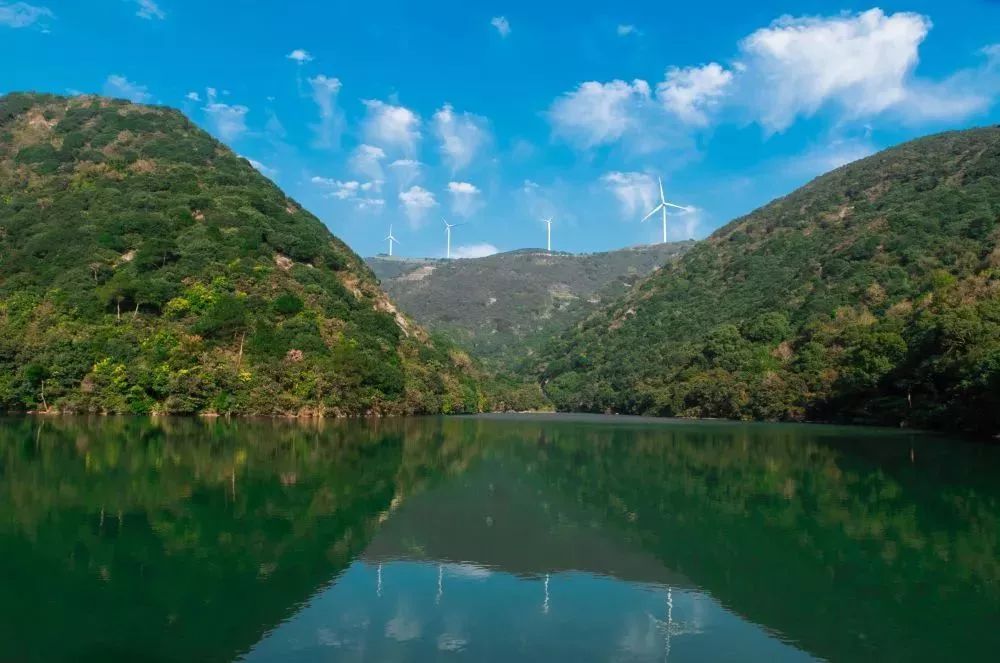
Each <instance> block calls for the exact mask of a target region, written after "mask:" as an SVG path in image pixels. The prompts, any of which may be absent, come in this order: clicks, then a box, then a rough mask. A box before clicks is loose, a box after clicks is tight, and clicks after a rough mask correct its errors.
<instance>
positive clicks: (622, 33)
mask: <svg viewBox="0 0 1000 663" xmlns="http://www.w3.org/2000/svg"><path fill="white" fill-rule="evenodd" d="M616 32H617V33H618V36H619V37H627V36H629V35H637V34H639V31H638V30H637V29H636V27H635V26H634V25H631V24H629V25H619V26H618V29H617V30H616Z"/></svg>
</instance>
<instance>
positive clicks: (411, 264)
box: [367, 241, 694, 368]
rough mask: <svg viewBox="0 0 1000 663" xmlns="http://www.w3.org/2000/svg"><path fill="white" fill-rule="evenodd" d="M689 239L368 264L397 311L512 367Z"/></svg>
mask: <svg viewBox="0 0 1000 663" xmlns="http://www.w3.org/2000/svg"><path fill="white" fill-rule="evenodd" d="M693 244H694V242H691V241H687V242H671V243H668V244H652V245H649V246H634V247H629V248H626V249H620V250H618V251H607V252H604V253H588V254H573V253H560V252H558V251H556V252H548V251H545V250H543V249H522V250H518V251H509V252H506V253H498V254H495V255H492V256H486V257H484V258H471V259H464V260H430V259H424V260H414V259H407V258H390V257H386V256H377V257H374V258H368V259H367V262H368V264H369V266H370V267H371V268H372V270H373V271H374V272H375V275H376V276H378V277H379V279H380V280H381V284H382V287H383V288H385V290H386V292H387V293H388V294H389V296H390V297H392V301H394V302H396V304H398V305H399V307H400V308H401V309H403V310H404V311H406V313H407V314H408V315H412V316H413V318H414V319H415V320H416V321H417V322H419V323H420V324H422V325H425V326H427V327H428V328H429V329H433V330H434V331H436V332H441V333H444V334H447V335H448V337H449V338H451V339H453V340H454V341H455V342H456V343H458V344H460V345H461V346H462V347H464V348H466V349H467V350H469V352H471V353H472V354H473V355H474V356H475V357H476V358H477V359H481V360H483V361H485V362H487V363H489V364H492V365H494V366H500V367H503V368H514V367H516V366H518V365H519V364H520V363H521V362H522V361H523V360H524V359H525V358H526V357H529V356H531V355H532V354H534V353H535V351H536V350H537V349H538V348H539V347H540V346H542V345H543V344H544V343H545V342H547V341H548V340H549V339H550V338H551V337H552V336H553V335H555V334H558V333H559V332H561V331H563V330H564V329H566V328H567V327H570V326H571V325H573V324H575V323H577V322H579V321H580V320H582V319H583V318H585V317H586V316H587V315H588V314H590V313H593V312H594V311H595V310H597V309H598V308H600V307H601V306H603V305H607V304H608V303H610V302H612V301H614V300H615V299H617V298H619V297H621V296H622V295H624V294H625V293H626V292H628V290H629V289H630V288H632V287H633V286H634V285H635V284H636V283H638V282H639V281H640V280H642V279H643V278H645V277H646V276H648V275H649V274H650V273H652V272H653V271H654V270H656V269H659V268H660V267H662V266H663V265H664V263H666V262H669V261H671V260H674V259H676V258H677V257H678V256H680V255H682V254H683V253H684V251H687V250H688V249H689V248H691V246H692V245H693Z"/></svg>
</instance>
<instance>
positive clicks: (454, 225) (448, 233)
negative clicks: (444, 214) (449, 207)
mask: <svg viewBox="0 0 1000 663" xmlns="http://www.w3.org/2000/svg"><path fill="white" fill-rule="evenodd" d="M441 220H442V221H444V234H445V236H446V237H447V242H448V244H447V249H446V250H445V254H444V255H445V257H446V258H447V259H449V260H451V229H452V228H457V227H459V226H464V225H465V224H464V223H448V220H447V219H441Z"/></svg>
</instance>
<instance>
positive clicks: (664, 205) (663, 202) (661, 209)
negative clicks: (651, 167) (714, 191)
mask: <svg viewBox="0 0 1000 663" xmlns="http://www.w3.org/2000/svg"><path fill="white" fill-rule="evenodd" d="M656 181H657V182H659V184H660V204H659V205H657V206H656V207H654V208H653V211H652V212H650V213H649V214H647V215H646V216H644V217H642V220H643V221H645V220H646V219H648V218H649V217H651V216H653V215H654V214H656V213H657V212H663V242H664V244H665V243H666V242H667V208H668V207H674V208H676V209H679V210H684V211H685V212H690V211H691V208H690V207H684V206H683V205H674V204H673V203H668V202H667V199H666V198H665V197H664V196H663V180H662V179H660V178H659V177H657V178H656Z"/></svg>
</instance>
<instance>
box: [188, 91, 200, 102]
mask: <svg viewBox="0 0 1000 663" xmlns="http://www.w3.org/2000/svg"><path fill="white" fill-rule="evenodd" d="M184 98H185V99H188V100H190V101H201V97H200V96H199V95H198V93H197V92H188V93H187V94H185V95H184Z"/></svg>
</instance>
